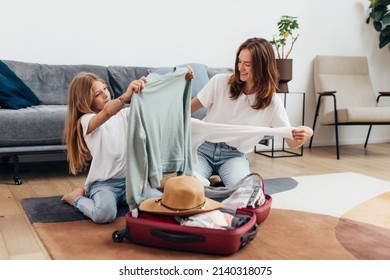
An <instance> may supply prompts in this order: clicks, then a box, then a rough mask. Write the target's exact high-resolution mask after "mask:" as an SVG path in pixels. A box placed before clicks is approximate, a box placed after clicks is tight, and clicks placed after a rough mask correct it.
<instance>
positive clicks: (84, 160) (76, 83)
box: [63, 72, 105, 174]
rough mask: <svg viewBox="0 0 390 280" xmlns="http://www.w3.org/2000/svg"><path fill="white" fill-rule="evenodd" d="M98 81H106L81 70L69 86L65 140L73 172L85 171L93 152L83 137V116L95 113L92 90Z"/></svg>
mask: <svg viewBox="0 0 390 280" xmlns="http://www.w3.org/2000/svg"><path fill="white" fill-rule="evenodd" d="M96 81H101V82H103V83H105V81H104V80H103V79H101V78H100V77H99V76H97V75H95V74H93V73H88V72H81V73H79V74H77V75H76V76H75V77H74V78H73V80H72V82H71V84H70V87H69V91H68V112H67V116H66V120H65V128H64V138H63V140H64V142H65V145H66V148H67V159H68V162H69V171H70V173H72V174H77V173H79V172H82V171H84V170H85V169H86V168H87V166H88V163H89V161H90V160H91V153H90V151H89V149H88V147H87V144H86V143H85V141H84V137H83V129H82V127H81V116H82V115H84V114H87V113H94V111H93V110H92V108H91V105H92V99H93V96H92V94H91V90H92V85H93V83H94V82H96Z"/></svg>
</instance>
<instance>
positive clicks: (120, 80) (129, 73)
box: [107, 66, 148, 97]
mask: <svg viewBox="0 0 390 280" xmlns="http://www.w3.org/2000/svg"><path fill="white" fill-rule="evenodd" d="M107 70H108V77H109V82H110V85H111V88H112V93H113V95H114V97H119V96H121V95H122V94H123V93H124V92H125V91H126V89H127V87H128V86H129V84H130V83H131V82H132V81H134V80H137V79H139V78H141V77H142V76H147V75H148V68H147V67H136V66H135V67H130V66H108V68H107Z"/></svg>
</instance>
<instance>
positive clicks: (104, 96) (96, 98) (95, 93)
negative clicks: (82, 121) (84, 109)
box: [91, 81, 111, 112]
mask: <svg viewBox="0 0 390 280" xmlns="http://www.w3.org/2000/svg"><path fill="white" fill-rule="evenodd" d="M91 94H92V110H93V111H94V112H100V111H101V110H103V107H104V104H106V103H107V102H108V101H110V100H111V95H110V92H109V91H108V87H107V85H106V84H105V83H102V82H101V81H95V82H94V83H93V84H92V88H91Z"/></svg>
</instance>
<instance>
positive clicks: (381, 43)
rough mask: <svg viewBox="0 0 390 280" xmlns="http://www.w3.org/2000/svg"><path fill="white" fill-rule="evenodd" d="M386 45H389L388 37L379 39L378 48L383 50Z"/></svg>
mask: <svg viewBox="0 0 390 280" xmlns="http://www.w3.org/2000/svg"><path fill="white" fill-rule="evenodd" d="M388 43H390V37H382V38H380V39H379V48H380V49H381V48H383V47H384V46H386V45H387V44H388Z"/></svg>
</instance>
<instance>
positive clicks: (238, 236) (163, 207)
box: [112, 176, 258, 255]
mask: <svg viewBox="0 0 390 280" xmlns="http://www.w3.org/2000/svg"><path fill="white" fill-rule="evenodd" d="M222 206H223V205H222V204H221V203H220V202H217V201H215V200H212V199H210V198H207V197H205V192H204V187H203V185H202V184H201V182H200V181H199V180H198V179H196V178H195V177H192V176H178V177H173V178H170V179H168V180H167V182H166V184H165V186H164V194H163V196H162V197H161V198H151V199H147V200H144V201H143V202H142V203H141V204H140V205H139V208H138V209H137V210H138V211H136V212H138V213H137V215H134V214H132V212H134V211H132V212H128V213H127V214H126V217H125V228H124V229H122V230H117V231H114V232H113V234H112V239H113V241H115V242H121V241H123V240H124V239H127V240H128V241H130V242H133V243H137V244H142V245H146V246H153V247H159V248H166V249H173V250H182V251H191V252H199V253H208V254H218V255H230V254H233V253H235V252H237V251H238V250H240V249H241V248H243V247H245V246H246V245H247V244H248V242H250V241H251V240H253V239H254V238H255V236H256V234H257V228H258V226H257V223H256V219H257V217H256V214H255V212H254V211H247V210H242V212H241V213H226V212H224V209H223V207H222ZM213 211H216V212H217V213H219V214H222V215H223V216H224V217H226V220H229V222H227V223H226V224H227V225H228V226H223V227H222V226H218V227H217V226H215V227H212V226H210V224H209V223H205V225H202V226H189V225H183V224H185V223H183V221H186V220H187V221H189V222H193V220H194V219H195V217H199V215H203V216H209V215H211V212H213ZM228 218H229V219H228ZM191 219H193V220H191ZM218 222H220V221H218ZM189 224H191V223H189ZM192 224H194V223H192ZM199 224H202V222H200V223H199ZM221 224H222V223H221ZM214 225H215V224H214Z"/></svg>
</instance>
